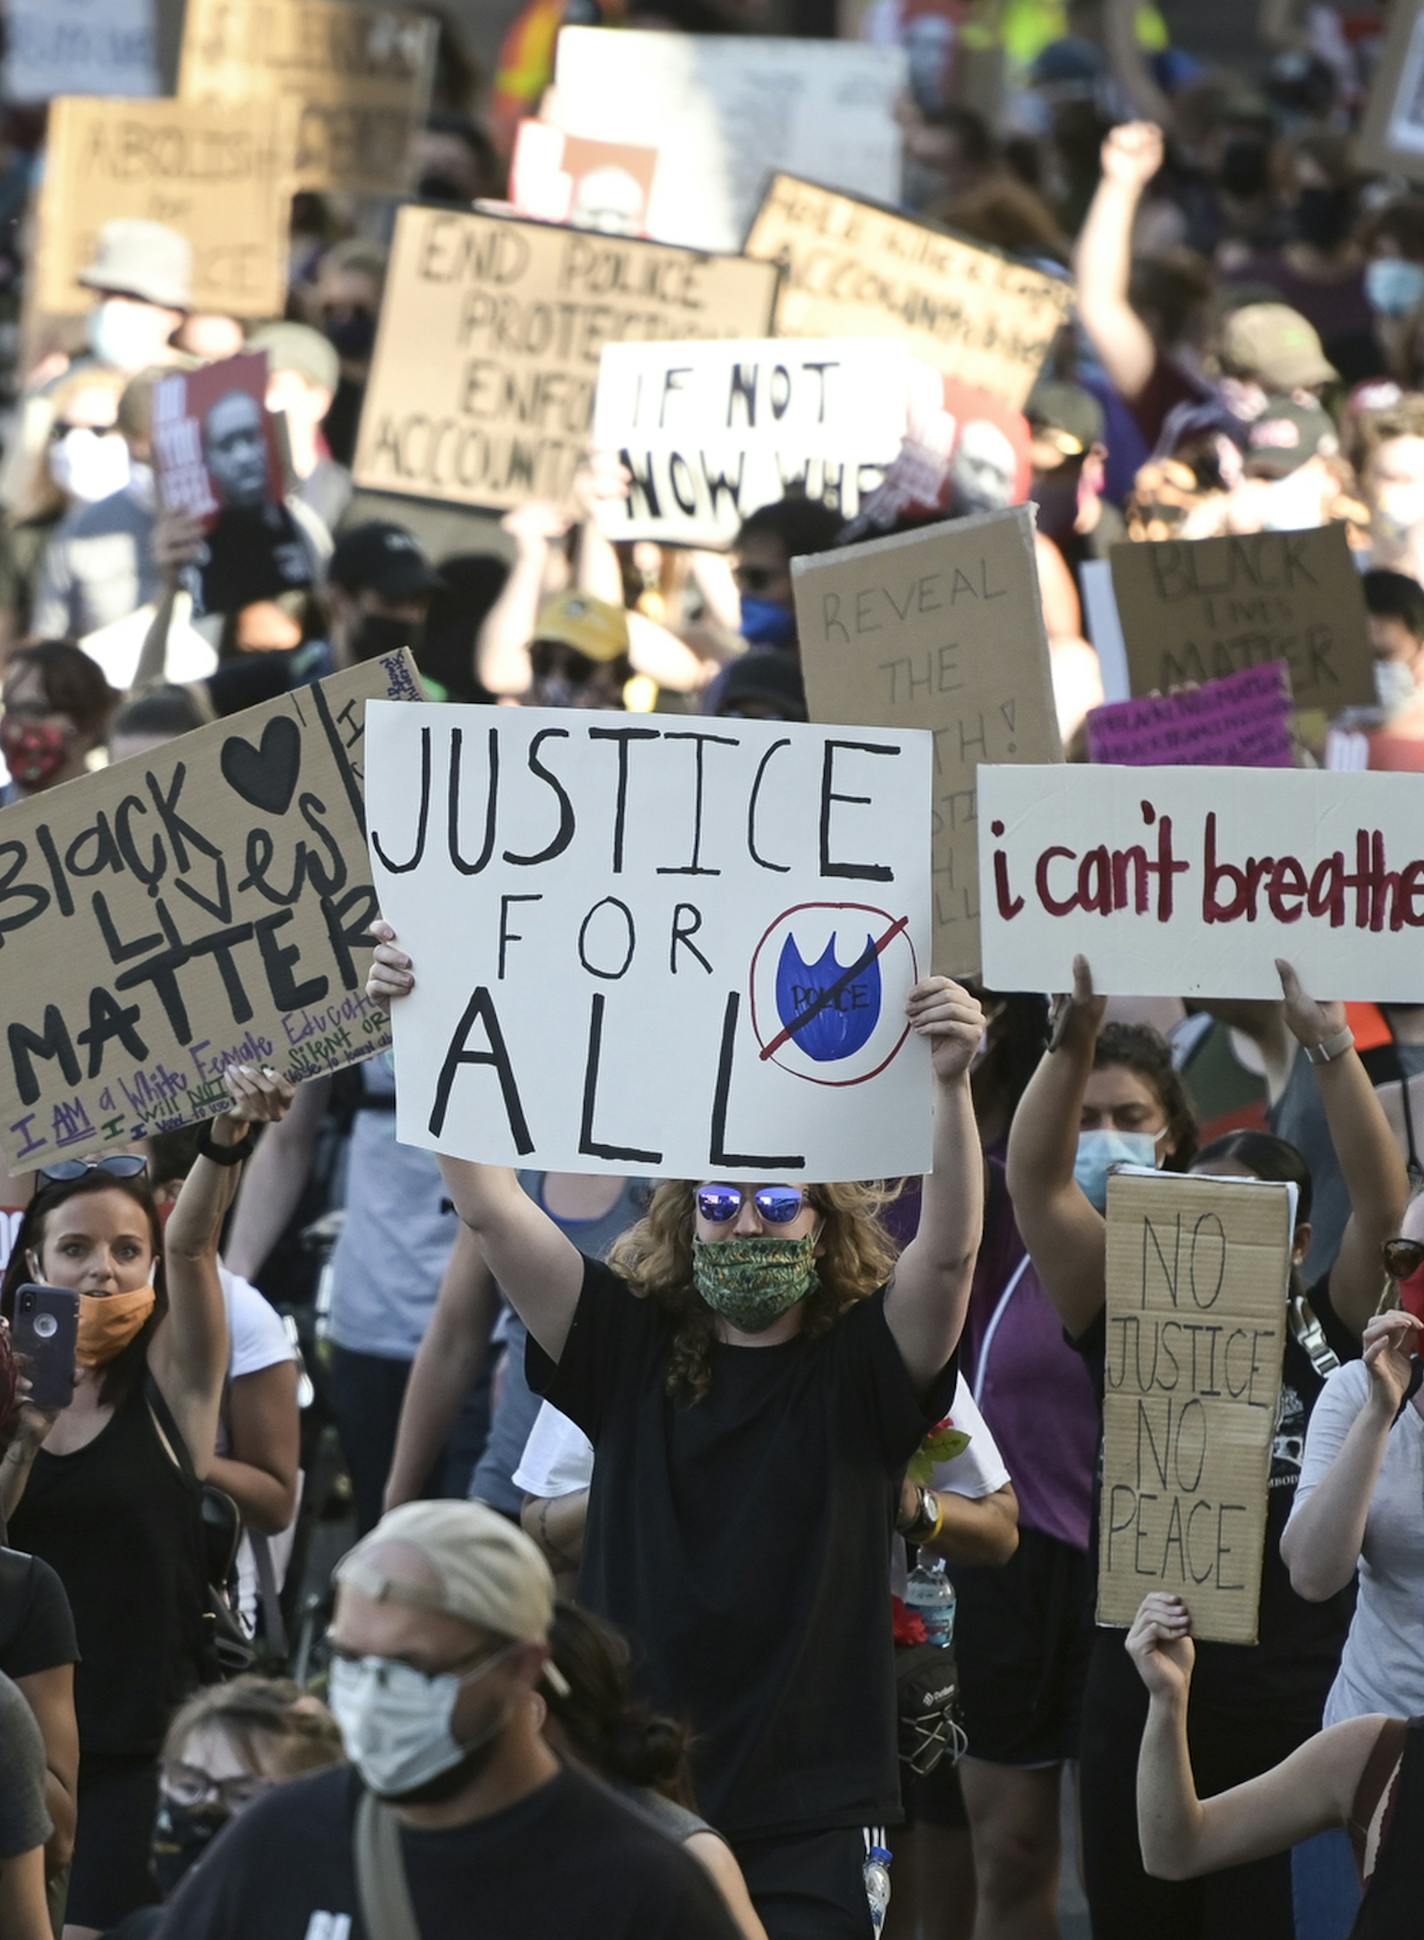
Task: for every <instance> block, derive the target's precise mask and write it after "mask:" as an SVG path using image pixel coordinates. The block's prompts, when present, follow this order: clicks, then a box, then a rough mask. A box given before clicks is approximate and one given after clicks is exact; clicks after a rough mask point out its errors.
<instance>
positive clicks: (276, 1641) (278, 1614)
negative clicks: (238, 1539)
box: [247, 1529, 287, 1657]
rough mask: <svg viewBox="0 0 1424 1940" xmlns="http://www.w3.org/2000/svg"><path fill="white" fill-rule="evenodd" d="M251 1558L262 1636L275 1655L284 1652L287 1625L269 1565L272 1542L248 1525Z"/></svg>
mask: <svg viewBox="0 0 1424 1940" xmlns="http://www.w3.org/2000/svg"><path fill="white" fill-rule="evenodd" d="M247 1540H248V1542H249V1544H250V1545H251V1547H252V1562H253V1566H254V1568H255V1569H256V1571H257V1592H258V1595H259V1596H260V1597H261V1599H262V1637H263V1641H264V1643H265V1644H266V1645H267V1648H268V1650H269V1651H271V1652H272V1654H273V1656H274V1657H285V1656H286V1655H287V1626H286V1624H285V1623H284V1622H283V1620H282V1600H281V1597H280V1595H279V1593H278V1590H277V1572H276V1570H275V1569H274V1568H273V1566H272V1545H271V1543H270V1542H269V1540H268V1539H267V1537H266V1536H264V1535H263V1534H262V1533H261V1532H260V1530H256V1529H249V1530H248V1532H247Z"/></svg>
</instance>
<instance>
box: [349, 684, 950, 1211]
mask: <svg viewBox="0 0 1424 1940" xmlns="http://www.w3.org/2000/svg"><path fill="white" fill-rule="evenodd" d="M366 736H367V741H368V743H369V773H368V780H367V808H368V818H369V823H370V840H371V868H372V879H373V881H374V882H375V885H376V890H377V893H378V895H379V897H380V901H381V909H382V913H383V914H384V915H385V917H386V918H387V920H388V921H389V922H391V923H392V924H393V925H394V927H395V930H396V933H397V935H398V936H399V938H400V940H401V943H402V945H403V946H404V947H405V948H406V949H407V950H408V951H409V952H410V955H411V957H412V959H413V961H414V963H415V967H416V983H415V989H414V991H413V992H412V993H411V995H410V996H409V997H408V998H406V999H404V1000H403V1001H402V1002H401V1003H400V1004H398V1005H396V1006H395V1015H394V1022H395V1038H396V1074H397V1075H396V1104H397V1127H398V1136H399V1137H400V1139H401V1140H402V1142H403V1143H405V1144H408V1145H423V1146H430V1147H435V1148H437V1149H439V1150H441V1151H445V1152H452V1153H456V1154H459V1155H460V1156H462V1157H464V1158H469V1159H477V1160H482V1161H485V1162H487V1163H492V1164H497V1165H529V1166H536V1167H540V1168H542V1169H545V1170H548V1171H553V1172H608V1173H628V1172H634V1173H645V1174H651V1175H654V1176H665V1177H672V1178H706V1177H709V1176H716V1175H722V1176H727V1175H730V1176H732V1177H734V1178H773V1179H785V1178H792V1179H809V1180H817V1179H861V1178H878V1177H881V1176H886V1175H895V1174H900V1173H918V1172H923V1171H924V1170H925V1169H926V1168H927V1167H928V1165H929V1162H930V1118H931V1105H930V1068H929V1052H928V1047H927V1046H926V1045H925V1043H924V1042H923V1041H922V1040H921V1039H918V1038H912V1037H911V1035H910V1034H909V1031H908V1027H907V1024H906V1017H905V1000H906V997H907V996H908V994H909V992H910V990H911V988H912V987H913V985H914V984H915V982H916V981H917V979H918V977H919V976H920V975H922V974H924V971H925V967H926V965H927V963H928V952H929V938H930V886H929V885H930V841H929V829H930V763H931V737H930V736H929V735H928V734H925V733H922V732H919V731H918V730H914V729H907V730H897V731H892V732H887V731H885V730H884V729H879V728H819V727H803V726H797V725H786V724H784V723H781V722H767V721H707V722H692V721H688V722H680V721H676V720H674V719H673V718H672V717H663V716H654V717H651V718H649V717H642V716H629V715H626V714H615V713H606V714H605V713H581V712H577V711H563V710H552V709H545V708H493V707H441V708H438V709H425V710H423V711H422V712H421V713H419V714H417V713H416V712H415V710H414V709H408V708H403V707H386V706H384V705H382V704H380V703H373V704H372V706H371V707H370V708H369V710H368V712H367V724H366Z"/></svg>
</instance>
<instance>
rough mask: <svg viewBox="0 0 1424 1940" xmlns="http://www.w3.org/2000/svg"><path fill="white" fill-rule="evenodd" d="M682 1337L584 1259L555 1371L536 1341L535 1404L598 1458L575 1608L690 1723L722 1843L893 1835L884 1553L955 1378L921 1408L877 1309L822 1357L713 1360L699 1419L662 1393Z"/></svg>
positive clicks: (795, 1353)
mask: <svg viewBox="0 0 1424 1940" xmlns="http://www.w3.org/2000/svg"><path fill="white" fill-rule="evenodd" d="M671 1337H672V1326H671V1322H670V1321H669V1319H668V1317H667V1316H666V1314H665V1313H664V1312H663V1310H662V1309H661V1308H660V1307H658V1306H657V1305H656V1303H655V1302H653V1301H651V1300H641V1299H637V1298H635V1297H634V1295H633V1294H632V1293H631V1292H630V1290H629V1288H628V1286H627V1283H626V1282H625V1281H623V1280H622V1279H620V1278H619V1276H618V1275H617V1274H616V1273H614V1272H613V1271H612V1270H611V1269H610V1268H609V1267H606V1266H604V1265H602V1264H601V1263H600V1262H599V1261H596V1260H585V1262H584V1280H583V1291H582V1294H581V1295H580V1298H579V1304H578V1311H577V1313H576V1314H575V1317H574V1322H573V1325H572V1327H571V1328H570V1330H569V1337H568V1341H567V1343H566V1345H565V1347H564V1352H563V1355H562V1357H561V1359H560V1361H559V1364H558V1367H557V1368H555V1367H554V1365H553V1364H552V1362H550V1360H549V1359H548V1357H547V1356H546V1355H545V1354H543V1353H542V1352H541V1351H540V1350H539V1348H538V1346H537V1344H536V1343H535V1342H534V1341H532V1340H531V1341H530V1343H529V1347H528V1350H527V1356H526V1360H527V1366H528V1371H529V1384H530V1386H531V1387H532V1388H533V1389H534V1390H535V1392H536V1393H541V1394H545V1395H547V1396H548V1398H549V1400H550V1401H552V1402H553V1404H554V1406H555V1407H556V1408H561V1409H562V1410H563V1412H564V1413H565V1414H567V1415H569V1416H571V1417H572V1419H573V1420H574V1421H576V1422H577V1423H578V1425H579V1427H580V1428H582V1429H583V1431H584V1433H585V1434H586V1435H587V1436H588V1437H589V1439H590V1441H592V1443H593V1444H594V1448H595V1450H596V1452H597V1460H596V1462H595V1465H594V1471H593V1488H592V1491H591V1493H590V1497H589V1507H588V1525H587V1530H586V1533H585V1537H584V1549H583V1568H582V1573H581V1576H580V1582H579V1595H580V1599H581V1600H582V1601H583V1602H584V1603H586V1604H588V1605H589V1607H590V1608H591V1609H594V1610H597V1611H599V1612H600V1613H601V1614H602V1615H604V1616H606V1617H609V1618H611V1619H612V1620H613V1621H614V1622H615V1623H617V1624H619V1625H621V1626H622V1627H623V1628H624V1629H625V1630H627V1631H628V1632H629V1633H630V1635H631V1636H632V1637H633V1638H634V1640H635V1645H636V1647H638V1649H639V1650H640V1651H641V1655H642V1666H641V1676H642V1682H643V1685H644V1688H645V1690H646V1692H647V1694H648V1696H649V1697H651V1698H652V1700H653V1701H654V1703H656V1704H657V1705H658V1706H659V1708H661V1709H663V1710H667V1711H671V1712H673V1713H674V1714H676V1715H687V1716H690V1718H691V1721H692V1725H693V1728H694V1730H695V1732H696V1733H697V1742H696V1744H695V1746H694V1751H693V1757H694V1762H695V1768H696V1775H697V1796H698V1804H699V1806H700V1808H701V1810H702V1811H703V1812H704V1813H705V1814H706V1816H707V1818H708V1820H709V1821H710V1822H711V1823H712V1824H713V1825H714V1826H716V1828H717V1830H718V1831H719V1832H724V1833H728V1834H732V1833H739V1834H746V1835H753V1834H756V1835H760V1834H767V1833H779V1832H783V1831H788V1832H789V1831H805V1830H809V1829H810V1828H813V1827H821V1828H826V1829H829V1828H831V1827H835V1826H843V1825H862V1824H883V1823H885V1822H887V1821H889V1820H893V1819H895V1818H897V1817H898V1815H899V1797H900V1794H899V1780H898V1774H897V1767H896V1750H895V1668H894V1645H893V1640H892V1632H891V1616H890V1579H889V1568H890V1542H891V1537H892V1535H893V1533H894V1524H895V1511H896V1507H897V1503H898V1496H899V1477H900V1473H901V1471H902V1470H903V1468H904V1466H905V1464H906V1462H907V1461H908V1460H909V1458H910V1456H911V1455H912V1454H913V1453H914V1451H915V1449H916V1448H917V1447H918V1446H919V1444H920V1441H921V1440H922V1438H923V1436H924V1434H925V1432H926V1430H927V1428H929V1427H930V1426H931V1425H932V1424H933V1423H934V1422H936V1421H938V1420H940V1419H941V1418H942V1417H943V1416H944V1415H945V1414H946V1413H947V1412H948V1408H949V1403H950V1399H951V1396H952V1394H953V1391H954V1382H955V1364H954V1362H953V1360H951V1361H950V1363H949V1364H948V1365H947V1366H946V1367H945V1368H944V1369H943V1371H942V1372H941V1374H940V1375H939V1377H938V1378H937V1380H936V1381H935V1382H934V1384H933V1387H932V1389H931V1392H930V1393H929V1394H928V1395H927V1396H926V1397H925V1398H924V1400H923V1401H921V1400H918V1399H917V1398H916V1395H915V1391H914V1387H913V1385H912V1384H911V1381H910V1377H909V1375H908V1374H907V1372H906V1370H905V1364H904V1361H903V1360H902V1359H901V1357H900V1350H899V1349H898V1347H897V1346H896V1345H895V1341H894V1337H893V1335H892V1334H891V1332H890V1329H889V1326H888V1324H887V1322H886V1319H885V1295H884V1292H883V1290H882V1291H881V1292H880V1293H877V1294H875V1295H874V1296H872V1297H871V1298H870V1299H867V1300H863V1301H861V1302H860V1303H859V1304H858V1305H856V1306H854V1307H852V1308H851V1309H850V1311H849V1312H848V1313H846V1314H844V1315H843V1316H842V1317H841V1319H840V1320H838V1321H837V1322H836V1324H835V1325H834V1326H833V1327H832V1328H830V1330H829V1331H828V1332H827V1333H825V1334H823V1335H821V1337H820V1338H819V1339H818V1340H803V1339H796V1340H790V1341H786V1342H784V1343H783V1344H782V1345H780V1346H776V1347H731V1346H727V1345H723V1344H719V1345H717V1346H715V1347H714V1348H713V1350H712V1386H711V1391H710V1392H709V1393H708V1394H707V1395H706V1397H705V1398H704V1399H703V1400H701V1401H698V1402H695V1403H692V1404H691V1405H688V1404H685V1403H682V1402H679V1401H675V1400H673V1398H672V1397H671V1396H670V1395H669V1394H668V1392H667V1388H666V1381H665V1377H666V1373H667V1364H668V1352H669V1347H670V1343H671Z"/></svg>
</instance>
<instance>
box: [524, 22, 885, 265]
mask: <svg viewBox="0 0 1424 1940" xmlns="http://www.w3.org/2000/svg"><path fill="white" fill-rule="evenodd" d="M908 75H909V65H908V59H907V56H906V54H905V51H904V49H903V48H900V47H864V46H855V45H853V44H851V43H849V42H846V41H827V40H762V39H759V38H743V37H741V36H739V35H725V36H724V35H715V34H714V35H704V34H664V33H655V32H638V31H632V30H629V31H625V30H622V29H620V30H619V31H618V32H617V33H610V32H609V31H608V30H607V29H606V28H602V27H565V28H564V30H563V31H562V33H561V34H560V35H559V45H558V52H557V56H556V60H555V69H554V83H555V94H556V102H557V105H556V107H555V108H554V111H553V115H552V119H553V120H555V121H557V122H558V124H559V126H560V127H562V128H563V129H564V130H565V131H566V132H567V133H569V134H571V135H586V136H588V137H590V138H591V139H593V140H595V141H615V142H624V141H628V140H629V139H630V138H631V139H633V140H636V141H639V142H642V143H646V144H647V145H648V146H649V147H652V148H656V149H657V150H658V173H657V179H656V181H655V182H654V185H653V197H652V203H651V206H650V209H649V216H648V234H649V235H650V236H653V237H655V238H656V239H657V240H658V241H659V242H675V243H685V244H687V245H689V246H690V247H692V248H695V249H724V250H738V249H740V248H741V246H742V241H743V238H744V237H745V235H746V233H747V230H748V229H749V227H750V226H751V221H752V217H753V216H754V215H755V214H756V211H757V208H758V207H759V205H760V202H761V197H762V191H763V190H764V188H765V187H766V178H767V176H768V174H769V173H770V172H771V171H772V170H774V169H790V170H792V171H793V172H794V173H796V174H798V175H806V176H809V177H810V178H811V179H812V180H813V181H815V182H821V183H824V184H825V185H826V187H828V188H833V189H849V190H852V191H854V193H856V194H857V195H863V196H869V197H871V198H873V199H875V200H878V201H882V202H892V203H893V202H898V201H899V199H900V151H901V142H900V129H899V124H898V122H897V121H896V119H895V103H896V101H897V100H898V99H899V97H900V95H902V94H903V93H904V91H905V87H906V85H907V80H908Z"/></svg>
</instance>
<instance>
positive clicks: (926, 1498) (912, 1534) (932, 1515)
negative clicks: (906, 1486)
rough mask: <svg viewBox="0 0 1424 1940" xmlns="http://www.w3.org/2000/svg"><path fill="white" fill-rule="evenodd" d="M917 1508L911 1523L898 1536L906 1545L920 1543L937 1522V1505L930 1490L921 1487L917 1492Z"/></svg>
mask: <svg viewBox="0 0 1424 1940" xmlns="http://www.w3.org/2000/svg"><path fill="white" fill-rule="evenodd" d="M918 1498H919V1506H918V1507H917V1508H916V1510H915V1516H914V1520H913V1522H910V1523H908V1524H907V1525H906V1526H905V1527H904V1528H903V1529H901V1530H900V1534H901V1535H902V1536H903V1537H904V1538H905V1541H906V1542H907V1543H918V1542H922V1541H923V1540H924V1538H925V1537H926V1536H928V1535H929V1533H930V1531H931V1530H932V1529H933V1528H934V1527H935V1525H936V1523H937V1522H938V1521H939V1505H938V1503H936V1501H935V1499H934V1494H933V1492H932V1491H931V1490H929V1489H926V1488H924V1487H921V1488H920V1489H919V1491H918Z"/></svg>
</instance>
